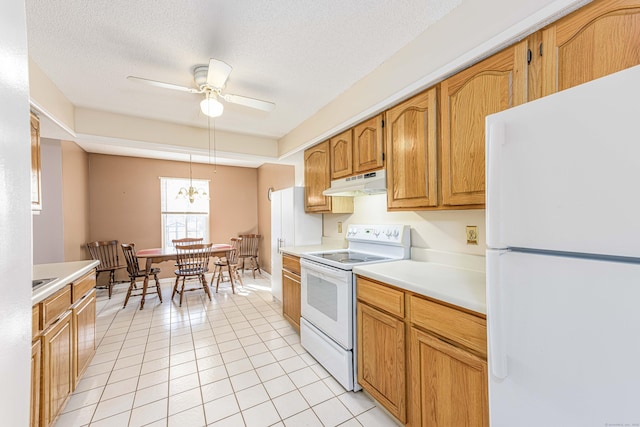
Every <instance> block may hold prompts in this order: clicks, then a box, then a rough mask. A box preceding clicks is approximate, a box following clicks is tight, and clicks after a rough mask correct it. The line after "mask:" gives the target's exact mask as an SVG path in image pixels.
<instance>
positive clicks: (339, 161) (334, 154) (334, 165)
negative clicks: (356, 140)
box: [329, 129, 353, 179]
mask: <svg viewBox="0 0 640 427" xmlns="http://www.w3.org/2000/svg"><path fill="white" fill-rule="evenodd" d="M329 144H330V145H331V155H330V158H331V179H338V178H344V177H347V176H349V175H353V156H352V155H353V133H352V132H351V129H349V130H348V131H346V132H343V133H341V134H340V135H338V136H334V137H333V138H331V140H330V142H329Z"/></svg>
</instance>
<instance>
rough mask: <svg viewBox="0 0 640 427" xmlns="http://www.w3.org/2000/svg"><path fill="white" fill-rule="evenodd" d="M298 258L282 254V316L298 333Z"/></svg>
mask: <svg viewBox="0 0 640 427" xmlns="http://www.w3.org/2000/svg"><path fill="white" fill-rule="evenodd" d="M300 304H301V301H300V257H297V256H294V255H289V254H282V315H283V316H284V318H285V319H287V320H288V321H289V323H291V325H292V326H293V327H294V328H296V329H297V330H298V331H300Z"/></svg>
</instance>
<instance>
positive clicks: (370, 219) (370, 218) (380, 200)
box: [323, 194, 486, 255]
mask: <svg viewBox="0 0 640 427" xmlns="http://www.w3.org/2000/svg"><path fill="white" fill-rule="evenodd" d="M353 204H354V206H353V214H349V215H337V214H328V215H327V214H325V215H324V218H323V225H324V236H325V237H332V238H333V237H335V238H344V237H345V233H346V231H347V226H348V225H349V224H407V225H410V226H411V246H413V247H418V248H428V249H437V250H441V251H447V252H460V253H466V254H473V255H484V253H485V249H486V232H485V231H486V228H485V210H484V209H467V210H452V211H399V212H388V211H387V195H386V194H377V195H374V196H362V197H356V198H354V203H353ZM338 222H342V233H338ZM467 225H475V226H477V227H478V244H477V245H467V239H466V230H465V229H466V226H467Z"/></svg>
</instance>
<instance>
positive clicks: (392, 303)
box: [356, 276, 404, 319]
mask: <svg viewBox="0 0 640 427" xmlns="http://www.w3.org/2000/svg"><path fill="white" fill-rule="evenodd" d="M356 289H357V296H358V299H359V300H360V301H362V302H366V303H367V304H369V305H372V306H374V307H377V308H379V309H381V310H384V311H386V312H387V313H390V314H393V315H394V316H398V317H400V318H401V319H403V318H404V292H402V291H400V290H397V289H393V288H390V287H388V286H385V285H383V284H381V283H377V282H374V281H372V280H369V279H366V278H364V277H360V276H358V279H357V284H356Z"/></svg>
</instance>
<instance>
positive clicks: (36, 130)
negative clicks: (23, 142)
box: [31, 112, 42, 211]
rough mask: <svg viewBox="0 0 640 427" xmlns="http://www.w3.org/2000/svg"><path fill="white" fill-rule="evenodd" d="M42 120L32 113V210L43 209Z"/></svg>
mask: <svg viewBox="0 0 640 427" xmlns="http://www.w3.org/2000/svg"><path fill="white" fill-rule="evenodd" d="M40 171H41V162H40V119H38V116H36V115H35V114H34V113H33V112H32V113H31V210H37V211H39V210H41V209H42V188H41V179H40Z"/></svg>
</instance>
